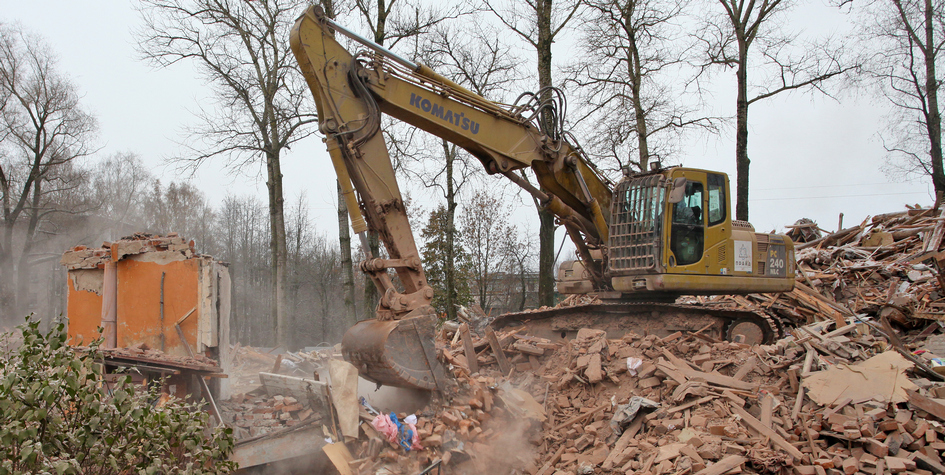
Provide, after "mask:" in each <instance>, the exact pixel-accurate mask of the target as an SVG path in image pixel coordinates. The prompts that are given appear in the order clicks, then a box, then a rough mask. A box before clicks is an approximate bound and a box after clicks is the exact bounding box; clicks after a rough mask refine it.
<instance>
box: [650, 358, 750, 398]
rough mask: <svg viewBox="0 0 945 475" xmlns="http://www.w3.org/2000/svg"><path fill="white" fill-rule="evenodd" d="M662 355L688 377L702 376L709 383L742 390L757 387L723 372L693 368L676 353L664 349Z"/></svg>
mask: <svg viewBox="0 0 945 475" xmlns="http://www.w3.org/2000/svg"><path fill="white" fill-rule="evenodd" d="M663 356H665V357H666V358H667V359H668V360H670V361H671V362H672V363H673V365H675V366H676V369H677V370H679V372H681V373H682V374H684V375H685V376H686V377H687V378H689V379H693V378H702V379H704V380H705V381H706V382H707V383H709V384H714V385H716V386H725V387H727V388H734V389H741V390H744V391H753V390H755V389H756V388H757V385H755V384H751V383H746V382H744V381H739V380H737V379H735V378H733V377H731V376H725V375H724V374H719V373H706V372H704V371H699V370H696V369H693V368H692V367H691V366H689V364H688V363H686V362H685V361H683V360H682V359H680V358H679V357H677V356H676V355H674V354H672V353H670V352H669V351H666V350H665V349H664V350H663Z"/></svg>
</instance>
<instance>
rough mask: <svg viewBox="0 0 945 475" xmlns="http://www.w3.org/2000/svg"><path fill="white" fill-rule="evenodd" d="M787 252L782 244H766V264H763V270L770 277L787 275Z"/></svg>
mask: <svg viewBox="0 0 945 475" xmlns="http://www.w3.org/2000/svg"><path fill="white" fill-rule="evenodd" d="M786 255H787V252H786V251H785V247H784V246H783V245H777V244H772V245H770V246H768V255H767V259H766V260H767V261H768V265H767V266H765V272H766V273H767V275H769V276H772V277H785V276H787V267H788V262H787V259H786V258H785V257H786Z"/></svg>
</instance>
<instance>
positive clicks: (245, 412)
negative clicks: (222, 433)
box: [220, 393, 323, 440]
mask: <svg viewBox="0 0 945 475" xmlns="http://www.w3.org/2000/svg"><path fill="white" fill-rule="evenodd" d="M220 413H221V415H222V417H223V422H224V423H226V424H227V425H228V426H230V427H233V428H234V436H235V437H236V439H237V440H241V439H245V438H248V437H256V436H259V435H264V434H268V433H270V432H273V431H276V430H279V429H282V428H284V427H292V426H295V425H297V424H300V423H302V422H306V421H309V420H310V419H313V418H322V416H323V414H321V413H320V412H316V410H313V408H312V407H311V405H310V404H309V402H308V401H305V400H302V401H299V400H298V399H296V398H294V397H292V396H282V395H275V396H271V397H270V396H266V395H254V394H252V393H250V394H243V393H240V394H235V395H233V396H232V397H231V398H230V399H228V400H226V401H224V402H222V403H221V404H220Z"/></svg>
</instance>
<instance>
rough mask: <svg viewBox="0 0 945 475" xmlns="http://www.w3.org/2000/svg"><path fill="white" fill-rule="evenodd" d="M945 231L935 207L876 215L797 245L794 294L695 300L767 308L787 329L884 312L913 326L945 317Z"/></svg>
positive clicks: (759, 309)
mask: <svg viewBox="0 0 945 475" xmlns="http://www.w3.org/2000/svg"><path fill="white" fill-rule="evenodd" d="M806 225H807V226H810V225H813V224H812V223H808V224H806ZM801 226H804V225H798V226H793V228H798V229H799V228H800V227H801ZM943 235H945V214H943V213H942V212H941V211H938V210H935V209H932V208H915V209H907V210H905V211H902V212H898V213H888V214H882V215H878V216H874V217H873V218H867V219H866V220H864V221H863V222H862V223H860V225H859V226H853V227H850V228H847V229H843V230H840V231H838V232H836V233H831V234H827V235H825V236H823V237H820V238H818V239H815V240H812V241H810V242H800V243H795V245H796V250H795V252H796V260H797V271H798V272H797V274H798V275H797V282H796V284H795V288H794V290H793V291H792V292H786V293H782V294H755V295H748V296H720V297H714V298H708V299H706V298H701V299H695V300H699V301H701V302H705V303H709V304H711V305H720V306H723V307H741V308H750V309H752V310H757V311H764V312H767V313H768V314H769V315H771V316H773V317H776V318H779V319H780V320H781V321H782V322H784V323H786V324H787V326H789V327H790V326H795V325H804V324H809V323H812V322H814V321H816V320H819V319H823V318H829V319H832V320H834V321H837V322H840V321H842V320H843V319H844V318H849V317H852V316H854V315H858V314H865V315H885V316H887V317H889V318H890V319H892V320H893V321H895V322H897V323H899V324H901V325H908V326H918V325H920V324H921V323H922V322H923V321H925V322H926V323H927V322H928V321H932V320H939V321H942V320H945V291H943V289H945V276H943V275H942V274H941V272H940V271H939V269H940V268H943V267H945V252H943V251H942V250H941V249H942V237H943ZM800 236H802V235H801V234H798V235H797V236H795V237H800Z"/></svg>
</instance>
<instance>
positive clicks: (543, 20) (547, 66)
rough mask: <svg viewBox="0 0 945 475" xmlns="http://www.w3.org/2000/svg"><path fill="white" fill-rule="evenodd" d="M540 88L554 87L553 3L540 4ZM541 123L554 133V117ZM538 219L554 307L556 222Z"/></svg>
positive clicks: (544, 216)
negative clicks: (552, 77) (552, 72)
mask: <svg viewBox="0 0 945 475" xmlns="http://www.w3.org/2000/svg"><path fill="white" fill-rule="evenodd" d="M537 6H538V8H537V9H536V13H537V14H538V18H537V20H538V41H537V46H538V47H537V50H538V87H539V88H545V87H550V86H552V80H551V42H552V39H553V38H552V35H551V10H552V0H538V3H537ZM549 99H551V91H548V90H545V91H544V92H543V93H542V95H541V100H542V101H545V100H549ZM541 120H542V121H543V122H544V124H545V127H546V128H547V129H548V130H550V129H551V127H553V126H554V124H553V123H552V120H553V118H552V117H551V116H550V114H547V113H543V114H542V117H541ZM538 218H539V220H540V223H541V224H540V227H539V228H538V245H539V249H538V305H539V306H542V305H547V306H549V307H551V306H554V304H555V302H554V299H555V274H554V272H555V219H554V214H553V213H552V212H551V211H548V210H544V209H539V210H538Z"/></svg>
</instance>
